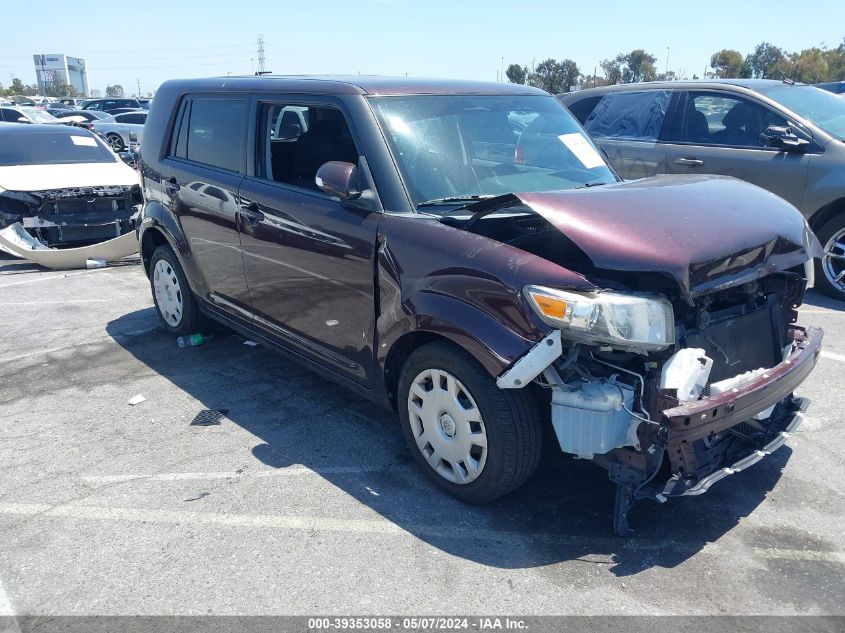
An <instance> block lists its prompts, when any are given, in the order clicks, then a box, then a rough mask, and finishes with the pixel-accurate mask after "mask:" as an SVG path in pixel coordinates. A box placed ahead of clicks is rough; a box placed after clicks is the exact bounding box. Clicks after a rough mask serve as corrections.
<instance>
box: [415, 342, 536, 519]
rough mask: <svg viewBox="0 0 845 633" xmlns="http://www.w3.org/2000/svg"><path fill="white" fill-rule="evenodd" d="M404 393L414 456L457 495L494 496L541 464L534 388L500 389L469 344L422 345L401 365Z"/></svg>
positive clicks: (471, 498)
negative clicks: (466, 346)
mask: <svg viewBox="0 0 845 633" xmlns="http://www.w3.org/2000/svg"><path fill="white" fill-rule="evenodd" d="M398 396H399V397H398V402H399V416H400V419H401V421H402V431H403V433H404V435H405V439H406V440H407V442H408V446H409V447H410V449H411V453H413V455H414V459H416V461H417V463H419V464H420V466H421V467H422V468H423V470H424V471H425V473H426V474H427V476H428V477H429V478H430V479H431V480H432V481H433V482H434V483H436V484H437V485H438V486H440V487H441V488H443V489H444V490H446V491H447V492H449V493H450V494H451V495H453V496H454V497H457V498H458V499H460V500H462V501H465V502H468V503H474V504H480V503H487V502H490V501H493V500H494V499H496V498H498V497H501V496H502V495H505V494H507V493H508V492H510V491H512V490H514V489H516V488H518V487H519V486H521V485H522V484H523V483H525V481H526V480H528V478H529V477H530V476H531V475H532V474H533V473H534V470H535V469H536V468H537V463H538V462H539V459H540V452H541V446H542V424H541V420H540V416H539V412H538V410H537V403H536V402H535V401H534V400H533V399H532V398H531V393H530V392H529V390H527V389H519V390H517V389H513V390H503V389H499V388H498V387H497V386H496V383H495V381H494V380H493V378H491V376H490V375H489V374H488V373H487V372H486V371H485V370H484V368H483V367H481V366H480V365H479V364H478V362H477V361H476V360H475V359H474V358H473V357H472V356H470V355H469V354H468V353H467V352H465V351H464V350H462V349H460V348H458V347H456V346H453V345H451V344H449V343H440V342H438V343H430V344H428V345H425V346H423V347H421V348H419V349H418V350H416V351H415V352H414V353H413V354H411V356H410V357H409V358H408V360H407V361H406V362H405V365H404V367H403V368H402V373H401V375H400V378H399V392H398Z"/></svg>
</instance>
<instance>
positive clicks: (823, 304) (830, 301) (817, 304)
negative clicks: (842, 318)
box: [804, 290, 845, 310]
mask: <svg viewBox="0 0 845 633" xmlns="http://www.w3.org/2000/svg"><path fill="white" fill-rule="evenodd" d="M804 305H805V306H812V307H814V308H828V309H830V310H845V300H843V299H834V298H833V297H828V296H827V295H823V294H822V293H820V292H817V291H815V290H810V291H809V292H807V294H806V295H805V296H804Z"/></svg>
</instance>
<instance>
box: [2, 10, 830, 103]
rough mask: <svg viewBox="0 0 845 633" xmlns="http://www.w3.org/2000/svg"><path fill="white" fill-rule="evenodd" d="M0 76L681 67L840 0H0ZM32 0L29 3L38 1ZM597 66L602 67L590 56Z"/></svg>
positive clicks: (816, 38)
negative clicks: (72, 60) (80, 65)
mask: <svg viewBox="0 0 845 633" xmlns="http://www.w3.org/2000/svg"><path fill="white" fill-rule="evenodd" d="M4 5H5V6H4V7H3V27H4V28H3V30H2V32H3V35H2V38H0V84H2V85H4V86H8V85H9V83H10V81H11V77H12V76H15V77H19V78H20V79H21V80H22V81H23V82H24V83H26V84H32V83H35V67H34V64H33V61H32V55H33V54H35V53H64V54H66V55H69V56H72V57H82V58H83V59H85V61H86V65H87V67H88V83H89V87H90V88H91V89H99V90H102V91H104V89H105V87H106V86H107V85H109V84H120V85H122V86H123V88H124V90H125V91H126V94H127V95H128V94H130V93H135V92H137V87H138V84H139V83H140V87H141V92H142V93H144V94H146V93H147V92H148V91H152V90H155V88H156V87H157V86H158V85H159V84H161V83H162V82H163V81H165V80H167V79H171V78H177V77H180V78H184V77H205V76H219V75H226V74H233V75H234V74H249V73H251V72H253V71H254V70H257V69H258V53H257V48H258V46H257V43H256V41H257V39H258V36H259V34H263V37H264V42H265V44H264V46H265V51H266V53H265V55H266V69H267V70H271V71H273V72H274V73H279V74H311V73H313V74H357V73H362V74H379V75H405V74H407V75H409V76H418V77H448V78H464V79H480V80H489V81H496V80H497V78H498V77H499V76H500V74H501V72H502V69H503V68H504V67H507V65H508V64H510V63H519V64H522V65H528V66H531V65H532V64H537V63H539V62H541V61H542V60H544V59H547V58H549V57H553V58H555V59H565V58H570V59H573V60H575V61H576V62H577V63H578V66H579V68H580V69H581V72H582V73H584V74H592V73H593V69H594V68H596V67H598V65H599V63H600V62H601V60H603V59H607V58H610V57H614V56H615V55H616V54H617V53H620V52H629V51H631V50H633V49H635V48H644V49H646V50H647V51H648V52H650V53H651V54H652V55H654V56H656V57H657V64H656V65H657V69H658V71H659V72H663V71H664V70H665V69H666V66H667V54H668V68H669V70H674V71H675V72H676V73H678V74H680V75H681V76H683V75H685V76H686V77H688V78H692V76H693V74H697V75H699V76H701V74H702V73H703V72H704V70H705V67H706V66H707V65H708V64H709V61H710V56H711V54H712V53H714V52H716V51H718V50H721V49H723V48H729V49H736V50H738V51H740V52H741V53H743V54H746V53H749V52H751V51H752V50H753V48H754V46H756V45H757V44H758V43H760V42H762V41H768V42H771V43H772V44H775V45H777V46H780V47H781V48H785V49H786V50H788V51H796V50H801V49H803V48H808V47H811V46H820V45H826V46H828V47H831V48H834V47H836V46H838V45H839V44H840V43H841V42H842V40H843V37H845V2H843V1H842V0H838V1H825V0H818V1H815V0H806V1H805V2H802V3H795V2H794V1H785V0H766V1H760V0H751V1H748V0H728V1H726V0H708V1H707V2H706V3H705V2H684V1H683V0H674V1H671V2H667V1H664V0H652V1H650V2H642V1H638V0H627V1H618V0H604V1H603V2H584V1H583V0H582V1H580V2H568V1H565V0H556V1H553V0H547V1H544V2H541V1H536V0H518V1H515V0H511V1H509V2H500V1H499V0H486V1H485V0H451V1H443V0H320V1H319V2H317V1H310V0H298V1H296V2H294V1H292V0H253V1H250V0H243V1H242V2H240V3H237V2H234V3H233V2H231V1H229V2H222V1H221V0H134V1H132V2H121V1H115V0H111V1H108V2H103V3H93V4H91V3H82V4H81V5H80V4H79V3H75V2H67V0H39V2H38V3H37V5H29V4H28V3H27V2H8V0H5V1H4ZM36 6H37V10H36V8H35V7H36ZM599 73H601V68H599Z"/></svg>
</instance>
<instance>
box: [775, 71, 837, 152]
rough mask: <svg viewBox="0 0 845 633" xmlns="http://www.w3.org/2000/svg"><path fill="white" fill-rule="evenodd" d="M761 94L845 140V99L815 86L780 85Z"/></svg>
mask: <svg viewBox="0 0 845 633" xmlns="http://www.w3.org/2000/svg"><path fill="white" fill-rule="evenodd" d="M760 92H762V93H763V94H764V95H766V96H767V97H768V98H769V99H772V100H774V101H777V102H778V103H779V104H781V105H782V106H783V107H785V108H788V109H790V110H792V111H793V112H794V113H795V114H797V115H798V116H800V117H803V118H805V119H807V120H808V121H812V122H813V123H815V124H816V125H818V126H819V127H820V128H821V129H823V130H824V131H825V132H827V133H828V134H830V135H832V136H835V137H836V138H838V139H839V140H840V141H841V140H845V99H843V98H842V97H841V96H838V95H835V94H833V93H832V92H828V91H827V90H821V89H820V88H815V87H814V86H793V85H790V84H778V85H775V86H773V87H771V88H764V89H761V90H760Z"/></svg>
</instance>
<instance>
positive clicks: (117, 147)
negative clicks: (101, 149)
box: [106, 132, 124, 152]
mask: <svg viewBox="0 0 845 633" xmlns="http://www.w3.org/2000/svg"><path fill="white" fill-rule="evenodd" d="M106 141H107V142H108V144H109V146H111V148H112V149H113V150H114V151H116V152H122V151H123V147H124V144H123V139H122V138H121V137H120V134H114V133H113V132H110V133H109V134H106Z"/></svg>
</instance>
